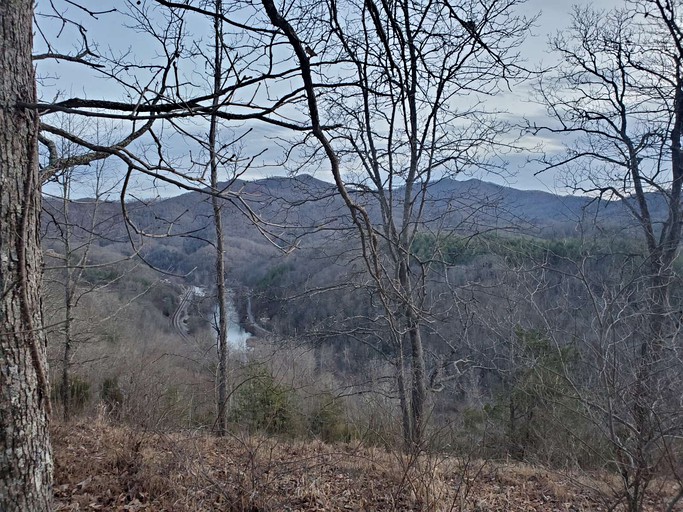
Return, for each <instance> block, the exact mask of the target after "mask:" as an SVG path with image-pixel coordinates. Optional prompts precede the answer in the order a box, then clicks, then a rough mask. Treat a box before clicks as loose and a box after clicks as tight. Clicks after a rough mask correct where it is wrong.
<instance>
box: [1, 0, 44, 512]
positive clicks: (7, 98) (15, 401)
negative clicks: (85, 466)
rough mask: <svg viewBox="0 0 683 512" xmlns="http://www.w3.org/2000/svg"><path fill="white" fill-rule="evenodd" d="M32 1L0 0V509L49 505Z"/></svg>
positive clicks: (27, 508) (33, 507) (18, 509)
mask: <svg viewBox="0 0 683 512" xmlns="http://www.w3.org/2000/svg"><path fill="white" fill-rule="evenodd" d="M32 14H33V2H32V1H30V0H4V1H3V2H0V284H1V285H2V294H1V296H0V333H1V334H0V510H2V511H3V512H10V511H24V510H30V511H32V512H34V511H43V510H49V509H50V503H51V488H50V486H51V474H52V453H51V449H50V442H49V436H48V416H49V407H50V406H49V396H50V395H49V389H48V382H47V368H46V366H47V360H46V351H45V337H44V334H43V332H42V317H41V307H40V306H41V304H40V286H41V268H42V260H41V253H40V244H39V236H38V234H39V233H38V230H39V213H40V187H39V184H38V160H37V158H38V151H37V135H38V120H37V116H36V114H35V113H34V112H28V111H25V110H21V109H18V108H17V107H16V106H15V105H16V104H17V102H18V101H23V102H28V103H34V102H35V97H36V93H35V79H34V74H33V64H32V62H31V51H32V37H33V27H32Z"/></svg>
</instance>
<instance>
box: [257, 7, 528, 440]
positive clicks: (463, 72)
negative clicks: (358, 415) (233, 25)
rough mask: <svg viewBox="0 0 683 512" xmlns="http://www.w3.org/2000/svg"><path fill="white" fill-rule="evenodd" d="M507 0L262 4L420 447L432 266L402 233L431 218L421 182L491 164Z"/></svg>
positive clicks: (499, 129) (515, 75)
mask: <svg viewBox="0 0 683 512" xmlns="http://www.w3.org/2000/svg"><path fill="white" fill-rule="evenodd" d="M518 4H519V2H517V1H514V0H513V1H504V2H484V3H481V4H479V3H477V4H475V3H470V2H457V3H455V2H391V3H388V2H372V1H366V2H352V1H349V2H346V1H345V2H339V1H334V0H333V1H328V2H324V3H322V2H306V3H304V4H301V5H299V4H297V5H281V6H280V7H278V6H276V5H275V3H274V2H273V1H271V0H263V5H264V7H265V10H266V13H267V14H268V17H269V18H270V21H271V22H272V24H273V25H274V26H275V27H277V29H278V30H279V32H280V33H281V34H282V37H283V38H284V39H285V40H286V41H287V43H288V44H289V45H290V47H291V50H292V52H293V53H294V55H295V57H296V59H297V60H298V63H299V65H300V69H301V80H302V81H303V84H304V89H305V93H306V101H307V105H306V109H307V115H308V119H309V120H310V124H311V132H312V135H313V137H314V138H315V139H316V140H317V143H318V144H319V148H320V149H318V151H321V152H322V153H323V154H324V156H325V157H326V159H327V160H328V162H329V164H330V167H331V172H332V175H333V177H334V180H335V184H336V186H337V189H338V191H339V193H340V194H341V196H342V198H343V199H344V202H345V204H346V206H347V207H348V210H349V213H350V215H351V217H352V220H353V223H354V225H355V226H356V228H357V232H358V235H359V236H360V242H361V247H362V257H363V259H364V261H365V265H366V267H367V270H368V272H369V275H370V276H371V281H372V286H373V287H374V289H375V291H376V293H377V297H378V299H379V301H380V303H381V309H382V311H383V321H384V322H385V323H386V325H387V327H388V330H389V333H390V338H391V344H392V345H393V347H394V351H395V358H396V359H395V365H396V369H397V373H396V382H397V389H398V396H399V400H400V404H401V410H402V418H403V436H404V440H405V443H406V445H407V446H409V447H415V448H418V449H419V448H420V447H422V445H423V442H424V434H425V425H426V412H427V410H426V408H427V392H428V382H427V380H428V375H427V368H426V357H425V347H424V341H423V336H424V326H425V323H426V322H429V321H430V312H429V310H428V307H427V300H426V299H427V297H426V288H425V280H426V278H427V275H428V273H429V272H430V265H429V263H425V262H421V261H419V259H416V258H415V255H414V253H413V242H414V240H415V237H416V235H417V234H418V233H419V231H420V230H421V229H425V223H427V222H428V221H429V219H427V218H425V216H424V211H425V206H426V204H427V203H428V202H429V201H430V200H432V197H431V195H430V194H431V191H430V186H431V185H434V184H435V183H438V182H439V181H440V180H441V179H443V178H445V177H450V176H454V175H457V174H459V173H461V172H463V171H467V170H473V169H482V168H483V169H489V170H490V169H495V168H498V165H497V163H498V164H499V165H502V161H498V162H496V160H495V157H493V158H490V155H492V154H494V153H495V148H496V147H497V146H498V147H500V146H499V145H502V138H503V134H504V133H505V131H506V127H505V125H504V124H502V123H500V122H498V121H497V120H496V117H495V116H494V115H493V114H494V113H493V112H492V111H491V110H487V109H486V108H485V107H484V99H483V98H485V97H487V96H493V95H495V94H496V93H497V92H498V91H499V85H500V84H501V82H502V83H503V84H506V85H509V84H510V83H511V82H512V81H514V80H517V79H519V78H520V77H521V76H522V75H523V74H524V73H523V72H522V70H521V69H520V68H519V67H518V66H517V65H516V60H517V54H516V53H515V48H516V47H517V46H518V45H519V43H520V42H521V40H522V38H523V37H524V34H525V32H526V30H527V28H528V23H529V21H528V20H526V19H524V18H519V17H517V16H516V15H515V14H514V12H513V11H514V8H515V7H516V6H517V5H518ZM468 96H469V98H468ZM325 125H327V126H328V127H326V126H325ZM347 171H348V172H347ZM374 211H377V212H379V219H380V220H379V221H377V222H375V221H374V220H373V212H374Z"/></svg>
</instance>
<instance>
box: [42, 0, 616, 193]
mask: <svg viewBox="0 0 683 512" xmlns="http://www.w3.org/2000/svg"><path fill="white" fill-rule="evenodd" d="M93 3H94V2H93ZM591 3H592V4H593V6H595V7H598V8H605V9H607V8H610V7H613V6H618V5H622V4H623V2H622V1H620V0H594V1H593V2H591ZM41 4H43V6H41ZM45 4H46V2H45V0H40V1H39V10H40V8H41V7H43V8H44V5H45ZM87 4H89V3H87ZM117 4H118V2H116V1H114V0H101V1H99V2H97V8H99V9H102V10H106V9H107V8H108V7H113V6H116V5H117ZM572 5H573V3H572V2H566V1H563V0H528V1H527V3H526V4H525V6H524V10H523V12H524V13H525V14H527V15H529V16H534V15H536V14H539V13H540V14H539V18H538V20H537V22H536V26H535V28H534V29H533V36H532V37H530V38H529V39H528V40H527V41H526V43H525V45H524V47H523V48H522V55H523V57H524V58H525V60H526V61H527V63H528V65H529V66H531V67H535V66H538V65H540V63H544V64H546V65H548V64H550V63H552V62H553V58H552V55H550V54H548V53H547V47H548V45H547V41H548V37H549V35H551V34H554V33H555V32H557V31H558V30H562V29H563V28H564V27H566V26H567V25H568V23H569V21H570V19H569V18H570V11H571V8H572ZM72 12H73V11H72ZM109 19H116V20H117V21H120V18H119V17H116V18H115V17H113V16H110V18H107V17H106V16H103V17H101V19H100V20H99V21H98V22H95V21H94V20H90V19H88V20H86V21H87V23H88V24H89V26H92V27H93V29H91V31H92V32H93V33H92V34H90V35H91V37H93V36H97V37H98V38H99V41H100V43H99V44H100V47H101V48H102V47H104V45H107V46H111V47H112V48H114V49H116V48H119V49H121V51H124V50H125V49H126V48H127V46H130V45H133V46H134V44H135V40H134V38H135V35H134V33H133V32H132V31H130V30H126V29H123V28H122V27H121V26H120V23H112V22H109ZM52 28H53V29H54V30H58V28H57V27H56V26H53V27H52ZM195 30H196V29H195ZM55 33H56V32H53V34H52V35H53V36H54V35H55ZM39 39H40V36H39V35H38V36H37V38H36V44H37V48H38V50H37V51H40V47H41V44H40V40H39ZM61 39H62V40H61V43H62V44H63V43H64V39H65V37H64V35H62V36H61ZM136 50H140V48H136ZM149 51H150V52H154V51H158V49H156V50H155V49H153V48H150V49H149ZM38 69H39V74H40V75H42V76H43V81H42V84H43V85H42V91H41V92H42V94H43V95H44V97H46V99H50V98H52V97H53V96H54V94H55V93H56V91H57V90H59V91H60V92H61V93H62V95H63V96H67V97H69V96H81V95H83V94H85V95H87V96H88V97H90V98H95V97H98V96H100V97H106V96H107V94H108V93H107V89H108V88H109V87H111V86H112V84H109V83H107V81H103V80H102V79H92V78H90V77H89V76H88V75H87V74H85V73H83V72H82V70H80V69H79V68H78V67H77V66H73V65H69V64H66V65H65V64H64V63H63V62H62V63H60V64H59V67H56V66H52V65H45V64H43V63H41V64H40V65H39V68H38ZM57 75H59V77H60V78H59V79H54V78H52V77H53V76H57ZM527 91H528V88H525V87H521V88H518V89H516V90H515V91H513V93H512V94H510V95H506V96H505V97H501V98H497V101H504V102H505V106H506V108H507V109H508V110H509V111H510V113H511V114H512V117H516V116H520V117H521V116H522V115H527V116H531V117H533V116H536V115H541V113H542V109H541V108H540V107H539V106H537V105H534V104H532V103H530V102H529V98H528V94H527ZM494 101H496V100H494ZM267 132H268V133H270V134H271V135H272V134H273V133H274V132H273V130H272V129H268V130H267ZM266 135H267V134H266V133H265V132H264V133H262V134H260V135H256V134H254V135H253V136H250V137H249V138H247V139H245V142H244V148H243V152H244V153H245V154H254V153H258V152H260V151H261V150H262V149H264V148H265V147H270V148H271V151H269V152H268V153H265V154H264V156H263V157H262V158H261V159H260V160H259V162H260V163H261V164H263V167H262V168H260V169H256V170H254V171H253V172H252V174H251V176H252V177H263V176H269V175H276V174H280V173H281V172H282V171H280V169H279V167H277V166H275V165H274V164H275V160H276V159H277V158H278V156H279V154H280V152H279V151H278V150H276V149H275V144H274V143H273V142H272V141H271V140H270V139H268V137H267V136H266ZM527 158H528V155H514V156H511V157H510V158H509V161H510V166H509V167H510V168H509V171H510V173H509V175H508V176H506V177H498V176H490V175H478V176H476V177H478V178H481V179H484V180H488V181H495V182H498V183H501V184H506V185H510V186H513V187H516V188H523V189H541V190H546V191H559V192H566V189H563V188H562V183H561V181H562V180H561V179H558V177H557V176H555V175H554V174H550V173H548V174H542V175H540V176H535V175H534V173H535V172H536V171H537V170H538V167H537V166H534V165H526V164H525V162H526V160H527ZM269 164H270V165H269ZM318 177H319V178H321V179H326V176H325V175H324V174H320V175H319V176H318ZM149 190H151V189H149ZM162 193H163V194H172V193H177V192H175V191H174V190H172V189H167V190H166V191H164V192H162ZM141 194H142V195H148V194H147V193H145V192H144V191H143V192H141Z"/></svg>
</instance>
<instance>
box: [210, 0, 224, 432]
mask: <svg viewBox="0 0 683 512" xmlns="http://www.w3.org/2000/svg"><path fill="white" fill-rule="evenodd" d="M214 7H215V12H216V17H215V18H214V27H213V28H214V45H215V47H214V61H213V66H214V69H213V90H214V92H215V93H216V97H215V98H214V100H213V108H214V112H213V113H212V114H211V126H210V129H209V159H210V166H211V188H212V190H213V191H214V192H217V191H218V155H217V142H216V136H217V131H218V117H217V116H216V114H215V112H216V111H217V110H218V108H219V104H218V98H219V96H218V94H217V93H218V91H219V90H220V87H221V77H222V68H223V59H222V53H221V52H222V44H223V27H222V22H221V20H220V18H219V16H218V14H221V12H222V10H223V9H222V2H221V1H220V0H216V3H215V5H214ZM211 205H212V206H213V222H214V229H215V231H216V292H217V300H218V340H217V343H218V404H217V405H218V411H217V417H216V434H217V435H218V436H224V435H225V434H226V433H227V428H228V417H227V410H226V408H227V401H228V310H227V307H226V290H225V260H224V259H223V258H224V255H225V244H224V241H225V240H224V237H223V220H222V218H221V200H220V199H219V198H218V197H216V196H215V195H213V196H211Z"/></svg>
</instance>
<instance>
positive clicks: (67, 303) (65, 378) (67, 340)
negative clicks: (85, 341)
mask: <svg viewBox="0 0 683 512" xmlns="http://www.w3.org/2000/svg"><path fill="white" fill-rule="evenodd" d="M70 186H71V184H70V180H69V177H68V176H65V177H64V188H63V190H62V193H63V196H62V199H63V202H62V210H63V212H64V272H63V273H64V276H63V277H64V352H63V353H62V384H61V390H60V391H61V399H62V408H63V409H62V410H63V418H64V421H69V419H70V418H71V393H70V391H71V382H70V380H69V364H70V361H71V348H72V347H71V313H72V311H71V306H72V302H71V298H72V296H73V293H72V291H71V278H72V272H71V225H70V224H69V195H70V194H69V190H70Z"/></svg>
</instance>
